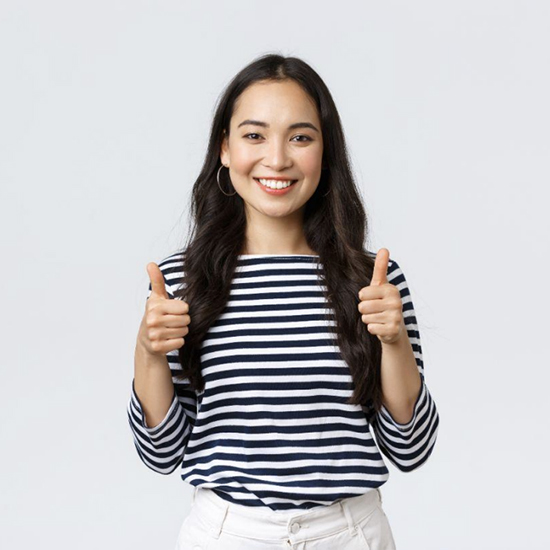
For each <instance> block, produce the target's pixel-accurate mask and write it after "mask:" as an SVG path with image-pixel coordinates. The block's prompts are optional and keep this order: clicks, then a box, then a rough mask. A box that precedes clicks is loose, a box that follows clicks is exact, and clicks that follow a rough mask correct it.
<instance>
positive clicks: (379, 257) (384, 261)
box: [369, 248, 390, 286]
mask: <svg viewBox="0 0 550 550" xmlns="http://www.w3.org/2000/svg"><path fill="white" fill-rule="evenodd" d="M389 259H390V251H389V250H388V249H387V248H381V249H380V250H379V251H378V252H377V254H376V260H375V261H374V270H373V272H372V280H371V282H370V285H369V286H378V285H383V284H385V283H387V282H388V277H387V273H388V263H389Z"/></svg>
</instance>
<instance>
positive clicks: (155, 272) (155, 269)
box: [147, 262, 168, 299]
mask: <svg viewBox="0 0 550 550" xmlns="http://www.w3.org/2000/svg"><path fill="white" fill-rule="evenodd" d="M147 273H148V274H149V279H150V281H151V294H156V295H157V296H160V297H161V298H166V299H168V293H167V292H166V283H165V282H164V275H163V274H162V271H161V270H160V268H159V266H158V265H157V264H156V263H155V262H149V263H148V264H147Z"/></svg>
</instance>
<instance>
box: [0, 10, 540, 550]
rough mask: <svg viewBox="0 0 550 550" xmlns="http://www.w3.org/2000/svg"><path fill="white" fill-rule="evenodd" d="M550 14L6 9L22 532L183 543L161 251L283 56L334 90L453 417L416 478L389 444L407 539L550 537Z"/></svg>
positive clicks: (15, 438) (4, 185) (59, 543)
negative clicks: (132, 420) (144, 320)
mask: <svg viewBox="0 0 550 550" xmlns="http://www.w3.org/2000/svg"><path fill="white" fill-rule="evenodd" d="M549 24H550V7H549V4H548V2H544V1H542V0H541V1H538V2H537V1H526V0H523V1H519V0H518V1H510V0H498V1H497V0H495V1H488V0H475V1H472V0H462V1H461V2H440V1H435V0H433V1H425V0H417V1H415V2H405V1H399V2H395V1H387V2H376V3H375V2H365V1H362V2H359V1H357V2H346V1H342V2H320V1H319V0H316V1H311V0H302V1H300V2H291V1H287V0H279V1H277V2H253V1H234V2H221V1H219V2H207V1H206V2H200V3H199V2H190V1H185V2H184V1H180V2H177V1H152V0H142V1H139V2H135V1H134V2H131V1H128V0H124V1H123V0H119V1H112V0H111V1H108V2H107V1H105V0H95V1H93V2H91V1H89V2H85V1H80V2H70V1H59V0H51V1H49V2H38V1H32V2H31V1H20V2H15V1H12V2H2V4H1V6H0V63H1V66H0V69H1V70H0V79H1V85H0V182H1V195H0V214H1V216H0V220H1V221H0V223H1V228H0V229H1V232H0V235H1V237H0V239H1V245H2V248H1V251H0V252H1V259H2V269H1V272H0V273H1V277H2V281H1V282H2V288H3V293H2V294H3V296H2V312H3V314H2V317H1V327H0V328H1V335H2V352H1V381H0V404H1V407H2V409H1V421H0V429H1V433H0V444H1V446H2V448H1V466H2V472H1V475H0V506H1V508H0V546H1V547H2V548H5V549H9V550H18V549H35V548H41V549H55V550H65V549H67V550H68V549H71V550H74V549H79V550H80V549H82V550H88V549H89V550H92V549H96V548H102V549H117V550H153V549H154V550H161V549H167V550H172V549H173V547H174V545H175V540H176V536H177V533H178V531H179V528H180V523H181V521H182V520H183V518H184V517H185V516H186V514H187V513H188V511H189V509H190V505H191V494H192V491H191V486H190V485H188V484H187V483H185V482H183V481H182V480H181V478H180V477H179V473H178V471H177V470H176V472H174V473H173V474H172V475H170V476H161V475H159V474H156V473H154V472H153V471H151V470H149V469H148V468H147V467H146V466H145V465H144V464H143V463H142V462H141V461H140V460H139V457H138V455H137V452H136V451H135V449H134V445H133V441H132V435H131V432H130V428H129V426H128V422H127V417H126V405H127V401H128V399H129V397H130V389H131V381H132V377H133V352H134V345H135V339H136V335H137V330H138V326H139V323H140V320H141V317H142V315H143V312H144V305H145V297H146V293H147V287H148V284H149V280H148V277H147V272H146V269H145V266H146V265H147V263H148V262H150V261H155V262H158V261H160V260H161V259H162V258H164V257H166V256H167V255H168V254H170V253H172V252H174V251H176V250H177V249H178V247H179V246H180V245H181V243H182V242H183V240H184V237H185V232H186V230H187V213H188V201H189V197H190V190H191V186H192V184H193V182H194V181H195V178H196V177H197V175H198V171H199V168H200V166H201V164H202V161H203V157H204V152H205V150H206V144H207V139H208V132H209V127H210V122H211V117H212V114H213V108H214V103H215V101H216V100H217V98H218V96H219V94H220V92H221V90H222V88H223V87H224V86H225V85H226V84H227V83H228V82H229V80H230V79H231V78H232V77H233V75H234V74H235V73H236V72H237V71H239V70H240V69H241V68H242V67H244V66H245V65H246V64H248V63H249V62H251V61H252V60H253V59H254V58H255V57H257V56H259V55H261V54H264V53H268V52H276V53H282V54H283V55H295V56H298V57H301V58H303V59H304V60H305V61H307V62H308V63H310V64H311V65H312V66H313V68H314V69H315V70H317V71H318V72H319V74H320V75H321V77H322V78H323V79H324V80H325V82H326V83H327V85H328V87H329V89H330V90H331V92H332V94H333V96H334V99H335V101H336V104H337V107H338V108H339V111H340V115H341V118H342V121H343V124H344V130H345V132H346V138H347V143H348V146H349V149H350V153H351V158H352V162H353V168H354V172H355V174H356V177H357V181H358V184H359V185H360V187H361V191H362V193H363V196H364V199H365V205H366V209H367V212H368V215H369V220H370V223H371V227H372V233H371V235H370V243H371V249H373V250H378V249H379V248H380V247H386V248H388V249H389V251H390V255H391V258H395V259H396V260H397V261H398V262H399V264H400V265H401V267H402V268H403V270H404V272H405V274H406V276H407V280H408V282H409V286H410V289H411V293H412V299H413V302H414V304H415V307H416V310H417V318H418V322H419V329H420V334H421V338H422V344H423V350H424V362H425V375H426V381H427V383H428V386H429V388H430V391H431V393H432V395H433V397H434V399H435V401H436V404H437V406H438V410H439V413H440V428H439V437H438V441H437V443H436V447H435V450H434V452H433V454H432V456H431V457H430V458H429V460H428V462H427V463H426V464H425V465H423V466H422V467H421V468H419V469H418V470H416V471H413V472H410V473H402V472H400V471H399V470H397V469H396V468H395V467H394V466H393V465H391V464H390V463H389V461H387V460H386V463H387V464H388V467H389V469H390V479H389V481H388V482H387V483H386V484H385V485H384V486H383V487H382V493H383V498H384V507H385V510H386V513H387V515H388V517H389V519H390V523H391V525H392V528H393V531H394V535H395V539H396V542H397V547H398V549H399V550H462V549H465V548H467V549H468V550H493V549H494V550H496V549H498V550H542V549H547V548H549V547H550V532H549V530H548V527H547V515H548V502H547V494H548V489H549V474H548V455H549V450H550V445H549V435H548V428H549V421H548V418H549V413H550V407H549V398H548V385H549V382H550V376H549V367H550V361H549V360H548V341H549V340H548V311H549V308H548V306H549V299H548V294H547V292H546V284H545V281H546V278H547V276H548V268H549V260H548V251H549V250H550V243H549V240H550V228H549V223H548V217H547V213H548V201H549V198H550V193H549V187H550V178H549V175H550V170H549V166H548V161H549V153H550V132H549V127H550V108H549V101H548V98H549V97H550V79H549V71H548V69H549V62H550V39H549V36H550V33H549V28H550V26H549ZM545 464H546V466H545ZM306 550H307V549H306ZM335 550H336V549H335Z"/></svg>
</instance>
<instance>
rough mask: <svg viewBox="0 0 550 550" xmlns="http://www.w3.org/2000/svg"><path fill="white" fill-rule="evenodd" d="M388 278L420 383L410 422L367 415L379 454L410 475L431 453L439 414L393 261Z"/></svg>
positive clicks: (400, 275)
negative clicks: (397, 297) (394, 289)
mask: <svg viewBox="0 0 550 550" xmlns="http://www.w3.org/2000/svg"><path fill="white" fill-rule="evenodd" d="M387 277H388V282H390V283H391V284H393V285H395V286H397V288H398V289H399V293H400V295H401V302H402V304H403V316H404V320H405V326H406V327H407V334H408V336H409V339H410V341H411V345H412V348H413V351H414V356H415V358H416V364H417V366H418V371H419V373H420V377H421V379H422V386H421V388H420V392H419V394H418V397H417V399H416V402H415V405H414V412H413V416H412V418H411V420H410V421H409V422H407V423H406V424H401V423H399V422H397V421H396V420H395V419H394V418H393V416H392V415H391V413H390V411H389V410H388V409H387V408H386V407H385V406H384V405H382V408H381V410H380V411H379V412H378V413H376V414H371V415H370V416H371V418H370V422H371V425H372V427H373V429H374V433H375V435H376V440H377V442H378V445H379V447H380V450H381V452H382V453H383V454H384V455H385V456H386V457H388V459H389V460H390V461H391V463H392V464H394V465H395V466H396V467H397V468H398V469H399V470H401V471H402V472H410V471H411V470H415V469H416V468H419V467H420V466H421V465H422V464H424V463H425V462H426V460H427V459H428V457H429V456H430V455H431V453H432V451H433V449H434V446H435V442H436V439H437V433H438V429H439V413H438V411H437V408H436V404H435V401H434V399H433V397H432V396H431V394H430V391H429V389H428V386H427V385H426V380H425V377H424V362H423V357H422V346H421V344H420V333H419V330H418V323H417V319H416V315H415V311H414V306H413V302H412V299H411V294H410V291H409V287H408V285H407V281H406V279H405V276H404V274H403V271H402V270H401V268H400V267H399V265H398V264H397V262H396V261H390V265H389V267H388V274H387Z"/></svg>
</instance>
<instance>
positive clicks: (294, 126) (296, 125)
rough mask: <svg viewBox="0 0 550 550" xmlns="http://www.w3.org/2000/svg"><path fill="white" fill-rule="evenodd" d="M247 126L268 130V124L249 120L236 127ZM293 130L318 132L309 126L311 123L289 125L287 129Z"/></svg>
mask: <svg viewBox="0 0 550 550" xmlns="http://www.w3.org/2000/svg"><path fill="white" fill-rule="evenodd" d="M247 124H248V125H252V126H261V127H262V128H269V124H268V123H267V122H262V121H261V120H251V119H246V120H243V121H242V122H241V123H240V124H239V125H238V126H237V128H240V127H241V126H245V125H247ZM295 128H311V129H312V130H315V131H316V132H319V130H318V129H317V128H316V127H315V126H314V125H313V124H311V122H295V123H294V124H291V125H290V126H289V127H288V129H289V130H294V129H295Z"/></svg>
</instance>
